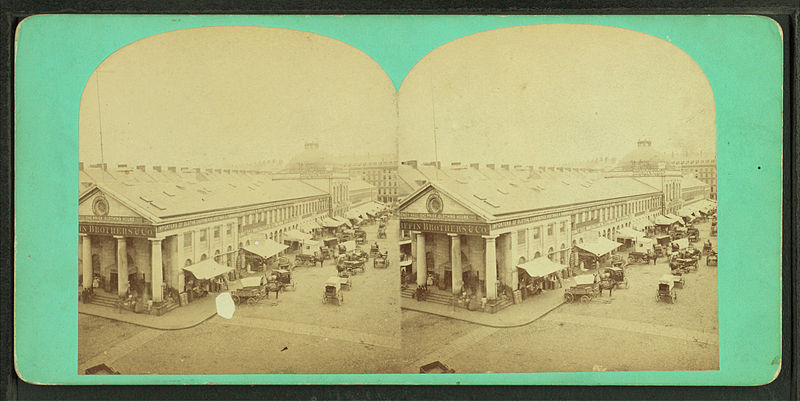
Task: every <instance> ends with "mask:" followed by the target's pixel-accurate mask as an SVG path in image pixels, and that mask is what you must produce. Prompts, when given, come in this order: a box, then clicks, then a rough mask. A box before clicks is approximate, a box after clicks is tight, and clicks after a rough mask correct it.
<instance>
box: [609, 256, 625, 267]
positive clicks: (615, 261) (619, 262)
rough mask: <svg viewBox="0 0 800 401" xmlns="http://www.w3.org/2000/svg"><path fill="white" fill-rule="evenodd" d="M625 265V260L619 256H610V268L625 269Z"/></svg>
mask: <svg viewBox="0 0 800 401" xmlns="http://www.w3.org/2000/svg"><path fill="white" fill-rule="evenodd" d="M625 265H627V263H625V259H623V258H622V256H620V255H613V256H611V266H613V267H619V268H622V267H625Z"/></svg>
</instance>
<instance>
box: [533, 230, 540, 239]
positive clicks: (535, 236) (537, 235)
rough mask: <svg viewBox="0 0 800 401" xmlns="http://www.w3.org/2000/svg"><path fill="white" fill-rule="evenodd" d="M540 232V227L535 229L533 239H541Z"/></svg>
mask: <svg viewBox="0 0 800 401" xmlns="http://www.w3.org/2000/svg"><path fill="white" fill-rule="evenodd" d="M539 230H540V228H539V227H535V228H534V229H533V239H539V236H540V233H539Z"/></svg>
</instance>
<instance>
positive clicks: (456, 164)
mask: <svg viewBox="0 0 800 401" xmlns="http://www.w3.org/2000/svg"><path fill="white" fill-rule="evenodd" d="M460 165H461V162H452V163H450V166H452V167H458V166H460Z"/></svg>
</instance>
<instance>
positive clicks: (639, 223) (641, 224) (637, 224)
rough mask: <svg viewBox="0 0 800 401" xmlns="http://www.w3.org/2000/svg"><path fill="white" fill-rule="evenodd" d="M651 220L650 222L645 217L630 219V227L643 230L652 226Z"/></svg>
mask: <svg viewBox="0 0 800 401" xmlns="http://www.w3.org/2000/svg"><path fill="white" fill-rule="evenodd" d="M652 225H653V222H651V221H650V220H649V219H647V218H646V217H640V218H637V219H634V220H633V221H631V227H633V228H634V229H636V230H644V229H645V228H647V227H649V226H652Z"/></svg>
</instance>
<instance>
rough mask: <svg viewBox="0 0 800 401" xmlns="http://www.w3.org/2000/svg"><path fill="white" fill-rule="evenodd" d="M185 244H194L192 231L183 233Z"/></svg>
mask: <svg viewBox="0 0 800 401" xmlns="http://www.w3.org/2000/svg"><path fill="white" fill-rule="evenodd" d="M183 246H192V233H190V232H189V233H185V234H183Z"/></svg>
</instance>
